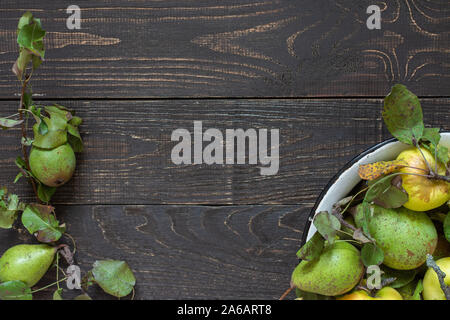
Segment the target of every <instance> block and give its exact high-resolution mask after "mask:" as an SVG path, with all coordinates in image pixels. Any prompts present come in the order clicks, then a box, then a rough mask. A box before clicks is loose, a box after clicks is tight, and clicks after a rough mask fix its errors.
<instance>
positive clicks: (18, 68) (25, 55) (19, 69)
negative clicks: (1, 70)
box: [12, 48, 33, 79]
mask: <svg viewBox="0 0 450 320" xmlns="http://www.w3.org/2000/svg"><path fill="white" fill-rule="evenodd" d="M32 59H33V55H32V53H31V52H30V51H28V50H27V49H25V48H20V49H19V57H18V58H17V60H16V62H15V63H14V65H13V68H12V71H13V73H14V74H15V75H16V76H17V78H18V79H22V78H23V75H24V73H25V70H26V68H27V65H28V63H29V62H30V61H31V60H32Z"/></svg>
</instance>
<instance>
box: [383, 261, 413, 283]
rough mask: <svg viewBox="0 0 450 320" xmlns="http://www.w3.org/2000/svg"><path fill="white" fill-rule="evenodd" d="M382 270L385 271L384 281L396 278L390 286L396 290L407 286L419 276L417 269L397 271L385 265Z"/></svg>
mask: <svg viewBox="0 0 450 320" xmlns="http://www.w3.org/2000/svg"><path fill="white" fill-rule="evenodd" d="M381 270H382V271H383V275H382V276H381V278H382V279H388V278H395V281H394V282H392V283H391V284H389V287H392V288H394V289H396V288H401V287H403V286H406V285H407V284H409V283H410V282H411V281H413V280H414V278H415V277H416V274H417V270H416V269H413V270H395V269H392V268H389V267H387V266H385V265H382V266H381Z"/></svg>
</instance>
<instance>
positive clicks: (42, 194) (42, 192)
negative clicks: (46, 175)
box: [37, 183, 56, 203]
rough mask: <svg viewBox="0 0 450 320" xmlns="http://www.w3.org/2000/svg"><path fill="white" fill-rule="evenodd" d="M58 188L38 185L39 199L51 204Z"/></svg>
mask: <svg viewBox="0 0 450 320" xmlns="http://www.w3.org/2000/svg"><path fill="white" fill-rule="evenodd" d="M55 191H56V188H55V187H49V186H46V185H44V184H42V183H38V190H37V192H38V197H39V199H41V201H42V202H45V203H48V202H50V199H51V198H52V196H53V195H54V194H55Z"/></svg>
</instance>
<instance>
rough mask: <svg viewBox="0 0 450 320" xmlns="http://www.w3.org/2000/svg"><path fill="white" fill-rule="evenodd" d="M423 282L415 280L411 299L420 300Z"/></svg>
mask: <svg viewBox="0 0 450 320" xmlns="http://www.w3.org/2000/svg"><path fill="white" fill-rule="evenodd" d="M423 289H424V288H423V282H422V280H419V281H418V282H417V286H416V289H415V290H414V294H413V296H412V300H422V298H421V296H420V294H421V293H422V292H423Z"/></svg>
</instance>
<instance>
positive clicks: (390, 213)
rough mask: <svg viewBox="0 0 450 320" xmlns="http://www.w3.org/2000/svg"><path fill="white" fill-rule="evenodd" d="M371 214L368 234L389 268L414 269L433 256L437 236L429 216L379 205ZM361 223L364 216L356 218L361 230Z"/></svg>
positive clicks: (373, 207) (372, 208) (372, 206)
mask: <svg viewBox="0 0 450 320" xmlns="http://www.w3.org/2000/svg"><path fill="white" fill-rule="evenodd" d="M370 211H371V216H370V218H369V232H370V235H371V236H372V237H373V238H374V239H375V241H376V243H377V245H378V246H379V247H380V248H381V249H382V250H383V252H384V262H383V263H384V264H385V265H386V266H388V267H390V268H392V269H396V270H411V269H415V268H418V267H420V266H421V265H422V264H423V263H424V262H425V261H426V258H427V254H433V252H434V250H435V248H436V245H437V241H438V235H437V231H436V228H435V226H434V224H433V222H432V221H431V219H430V218H429V217H428V216H427V214H426V213H424V212H416V211H412V210H409V209H406V208H404V207H402V208H399V209H385V208H382V207H380V206H377V205H371V206H370ZM358 212H362V210H358ZM361 220H362V219H361V216H359V215H357V216H356V217H355V222H356V224H357V226H358V227H361V225H362V223H361Z"/></svg>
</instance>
